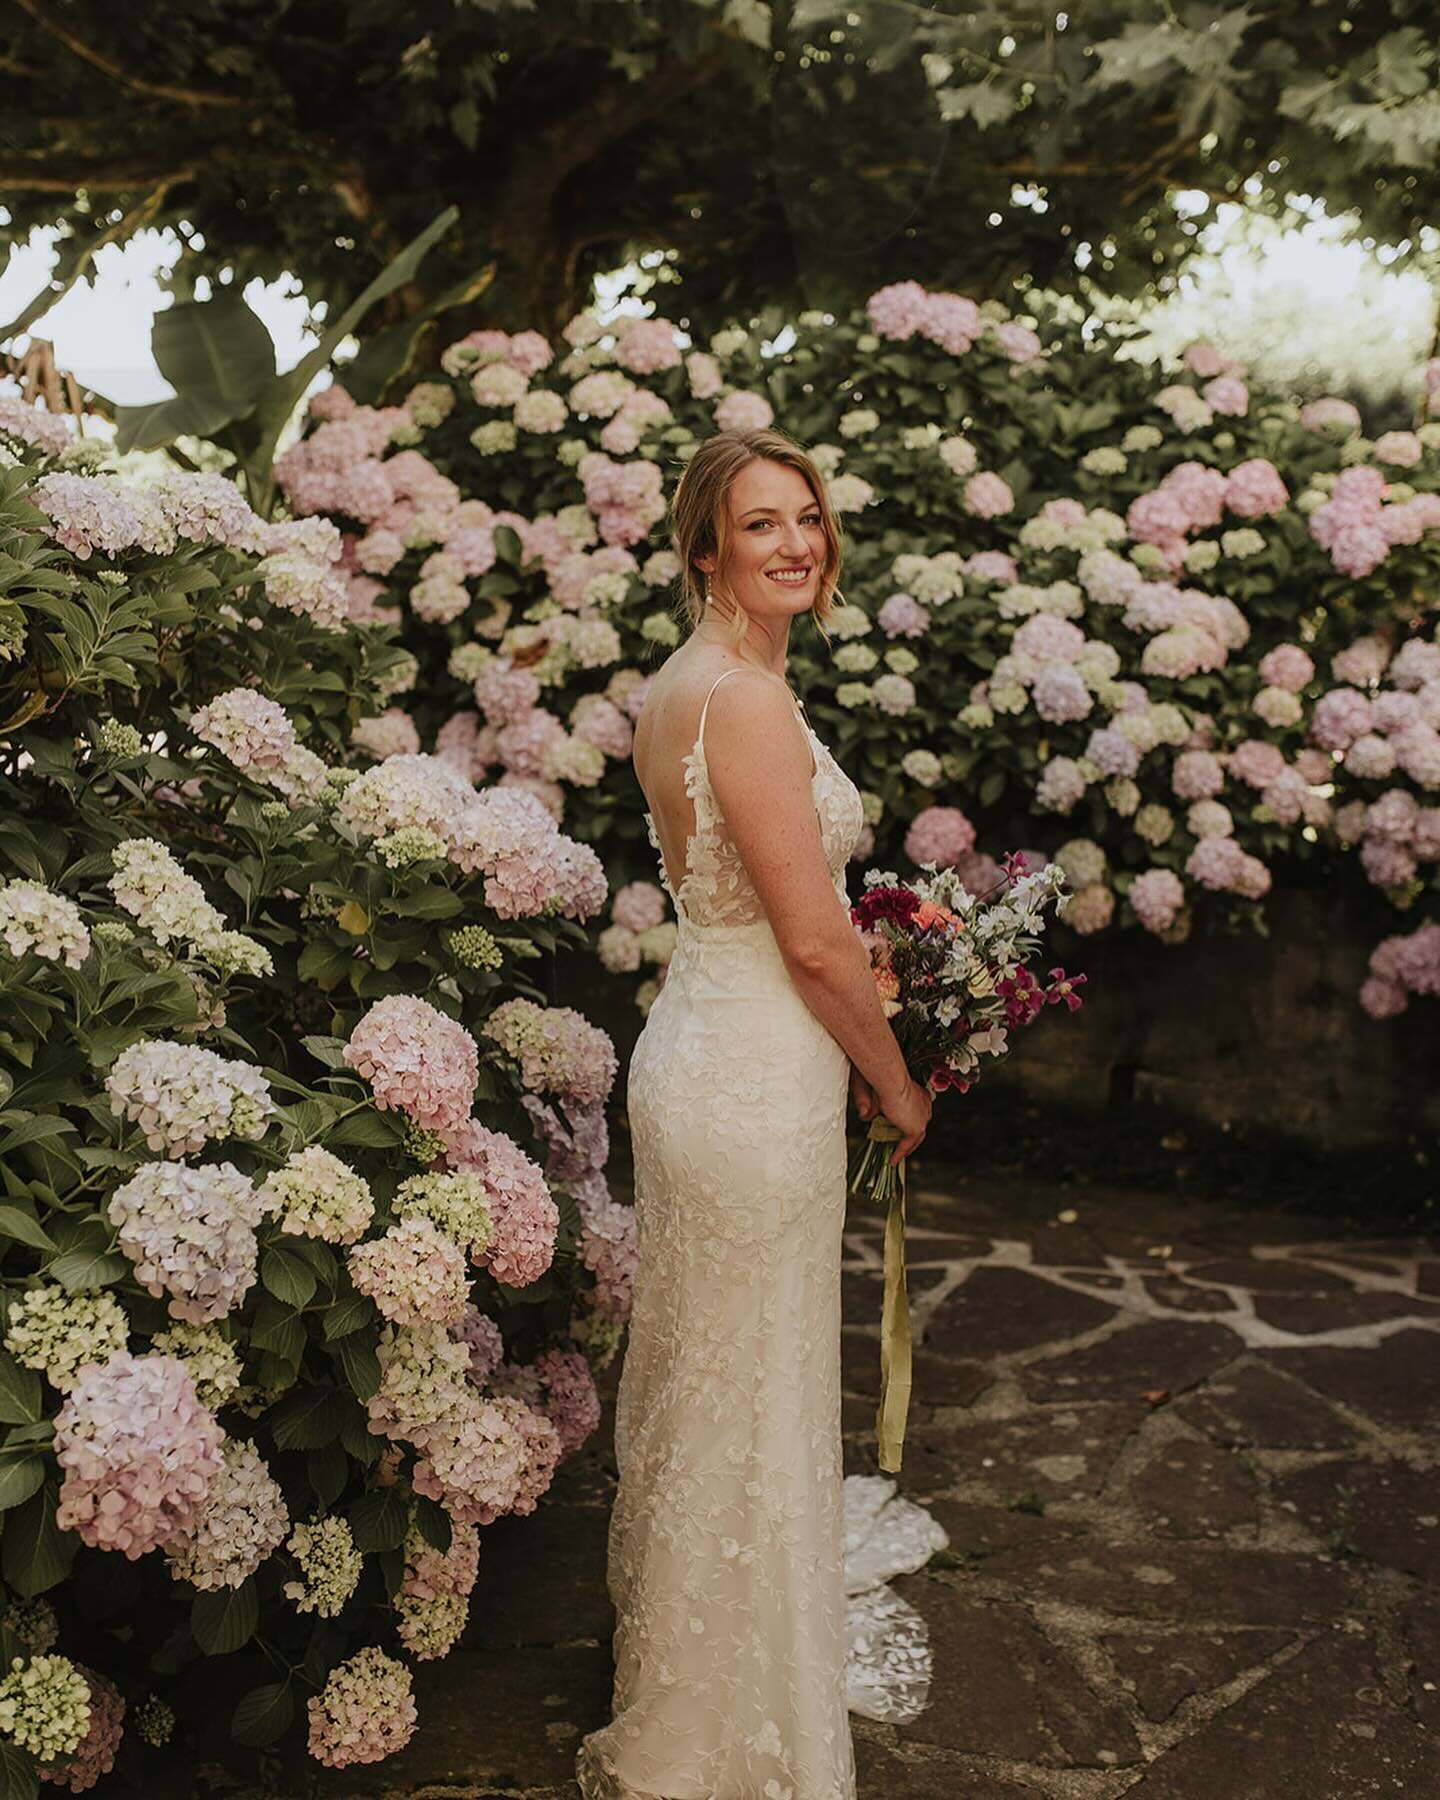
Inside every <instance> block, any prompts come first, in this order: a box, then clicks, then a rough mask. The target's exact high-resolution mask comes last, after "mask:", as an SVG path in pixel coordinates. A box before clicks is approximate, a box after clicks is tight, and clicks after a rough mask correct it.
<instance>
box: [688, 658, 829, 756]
mask: <svg viewBox="0 0 1440 1800" xmlns="http://www.w3.org/2000/svg"><path fill="white" fill-rule="evenodd" d="M762 673H763V671H762V670H759V669H755V670H750V669H727V670H726V671H725V675H748V674H756V675H759V674H762ZM725 675H717V676H716V678H715V680H714V681H713V682H712V683H711V684H710V694H713V693H714V692H715V689H716V688H717V687H719V685H720V683H721V682H722V681H723V680H724V679H725ZM765 679H766V680H767V681H778V680H779V677H778V676H769V675H767V676H765ZM780 685H781V686H782V687H783V688H784V689H785V692H786V693H787V694H790V700H791V704H792V705H793V706H794V708H795V716H796V718H797V719H799V721H800V723H801V724H802V725H804V726H806V727H807V729H808V726H809V721H808V720H807V719H806V717H805V711H804V708H803V707H802V706H801V705H800V703H799V701H798V700H797V699H796V697H795V695H794V694H793V693H790V685H789V683H788V682H783V681H782V682H781V683H780ZM710 694H707V695H706V696H705V704H704V705H703V706H702V707H701V708H700V729H699V731H698V732H697V733H696V736H695V744H694V748H695V749H697V750H699V751H700V752H701V753H702V754H703V753H704V748H705V715H706V713H708V712H709V710H710Z"/></svg>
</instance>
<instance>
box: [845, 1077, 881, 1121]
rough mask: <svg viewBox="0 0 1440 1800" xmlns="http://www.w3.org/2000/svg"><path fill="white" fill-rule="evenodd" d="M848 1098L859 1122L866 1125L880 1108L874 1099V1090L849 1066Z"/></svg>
mask: <svg viewBox="0 0 1440 1800" xmlns="http://www.w3.org/2000/svg"><path fill="white" fill-rule="evenodd" d="M850 1098H851V1099H852V1100H853V1101H854V1102H855V1110H856V1112H858V1113H859V1115H860V1118H861V1120H862V1121H863V1122H864V1123H866V1124H868V1123H869V1121H870V1120H871V1119H873V1118H874V1117H875V1115H876V1113H878V1112H879V1110H880V1108H879V1105H878V1104H877V1102H876V1099H875V1090H874V1088H872V1087H871V1085H870V1083H869V1082H868V1081H867V1080H866V1079H865V1077H864V1076H863V1075H862V1074H861V1073H860V1071H859V1070H858V1069H857V1068H856V1067H855V1065H854V1063H851V1065H850Z"/></svg>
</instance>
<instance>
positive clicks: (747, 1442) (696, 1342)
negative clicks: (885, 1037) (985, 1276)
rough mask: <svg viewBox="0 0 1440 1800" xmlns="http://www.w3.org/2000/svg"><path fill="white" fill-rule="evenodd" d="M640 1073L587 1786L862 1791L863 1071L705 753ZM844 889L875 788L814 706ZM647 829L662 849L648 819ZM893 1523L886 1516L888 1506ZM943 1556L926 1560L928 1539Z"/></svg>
mask: <svg viewBox="0 0 1440 1800" xmlns="http://www.w3.org/2000/svg"><path fill="white" fill-rule="evenodd" d="M738 673H742V671H739V670H733V669H732V670H728V671H727V672H726V675H722V676H721V677H720V678H719V680H717V681H716V682H715V683H714V685H713V686H712V687H711V689H710V693H709V694H707V695H706V698H705V705H704V707H703V709H702V711H701V714H700V729H699V732H698V734H697V736H696V739H695V746H694V748H693V750H692V751H691V752H690V754H689V756H687V757H686V758H685V759H684V769H685V789H686V792H687V794H688V795H689V796H690V798H691V800H692V801H693V803H694V808H695V832H694V835H693V836H692V837H691V839H690V841H689V843H688V845H687V847H686V868H685V872H684V875H683V878H682V879H681V882H680V886H679V890H678V892H676V891H674V890H672V889H671V886H670V881H669V878H668V875H667V874H666V871H665V866H664V858H663V855H661V857H660V875H661V880H662V882H663V884H664V886H665V889H666V891H667V892H668V893H670V895H671V898H672V900H673V901H674V904H675V911H676V915H677V922H678V940H677V943H676V946H675V952H674V955H673V957H672V959H671V962H670V966H669V970H668V972H667V974H666V978H665V984H664V986H663V988H662V989H661V991H660V993H659V995H658V996H657V997H656V1000H655V1002H654V1004H653V1006H652V1007H651V1009H650V1013H649V1016H648V1018H647V1020H646V1023H645V1028H644V1030H643V1031H642V1032H641V1034H640V1038H639V1041H638V1043H637V1044H636V1047H635V1051H634V1054H633V1056H632V1058H631V1062H630V1070H629V1076H628V1087H627V1109H628V1112H629V1119H630V1130H631V1135H632V1140H633V1144H634V1154H635V1210H636V1218H637V1226H638V1233H639V1247H640V1263H639V1271H638V1274H637V1278H636V1284H635V1295H634V1305H633V1310H632V1313H631V1318H630V1328H629V1344H628V1347H627V1350H626V1354H625V1361H624V1365H623V1367H622V1370H621V1376H620V1384H619V1391H618V1395H617V1401H616V1414H615V1456H616V1462H617V1465H618V1468H619V1472H620V1483H619V1488H618V1491H617V1494H616V1499H615V1506H614V1510H613V1512H612V1514H611V1519H610V1527H609V1562H608V1582H609V1591H610V1596H611V1599H612V1600H613V1602H614V1606H615V1615H616V1624H615V1636H614V1650H615V1687H614V1707H613V1717H612V1720H611V1722H610V1723H609V1724H608V1725H606V1726H605V1727H604V1728H603V1729H601V1730H599V1731H596V1732H593V1733H591V1735H590V1736H588V1737H586V1738H585V1739H584V1740H583V1741H582V1743H581V1746H580V1749H579V1752H578V1755H577V1759H576V1776H577V1779H578V1781H579V1784H580V1792H581V1795H582V1796H583V1800H652V1797H663V1800H854V1795H855V1763H854V1752H853V1747H852V1743H851V1737H850V1725H849V1717H848V1710H847V1673H846V1663H847V1650H848V1647H849V1646H848V1634H849V1626H848V1623H847V1602H846V1572H845V1563H844V1557H845V1533H846V1519H845V1489H844V1486H843V1484H842V1478H841V1477H842V1462H841V1439H840V1251H841V1231H842V1227H843V1225H844V1218H845V1160H846V1158H845V1107H846V1100H847V1093H848V1083H849V1059H848V1058H847V1056H846V1054H845V1051H844V1050H843V1049H842V1048H841V1046H840V1045H839V1043H838V1042H837V1041H836V1040H835V1038H833V1037H832V1036H831V1035H830V1033H829V1032H828V1031H827V1030H826V1029H825V1027H824V1026H823V1025H822V1024H821V1023H820V1021H819V1019H818V1018H816V1016H815V1014H814V1013H812V1012H811V1011H810V1009H809V1007H808V1006H807V1005H806V1004H805V1002H804V1000H803V999H802V998H801V996H800V992H799V990H798V989H797V988H796V986H795V984H794V983H793V981H792V980H791V978H790V975H789V972H788V970H787V969H786V966H785V963H784V960H783V959H782V957H781V954H780V948H779V945H778V944H777V942H776V940H775V935H774V933H773V931H772V930H771V929H770V925H769V921H768V920H767V918H766V916H765V912H764V909H763V907H762V906H761V904H760V900H759V897H758V895H757V894H756V893H755V890H754V888H753V887H752V885H751V883H750V880H749V877H748V875H747V874H746V871H745V868H744V865H743V863H742V861H741V859H740V856H739V853H738V852H737V850H736V848H735V845H734V843H733V841H732V840H731V838H730V837H729V835H728V833H727V831H726V827H725V821H724V816H723V814H722V813H721V811H720V808H719V806H718V805H717V803H716V800H715V797H714V794H713V791H712V790H711V787H710V780H709V775H708V772H707V769H706V764H705V716H706V713H707V712H708V711H709V707H710V697H711V695H713V694H714V692H715V688H716V687H718V686H719V685H720V681H723V680H725V679H726V678H727V676H728V675H731V674H738ZM797 717H799V718H800V723H801V725H802V727H803V728H804V730H805V731H806V732H807V734H808V735H809V738H810V741H811V744H812V747H813V750H814V762H815V768H814V772H813V775H812V778H811V791H812V794H813V797H814V802H815V811H816V814H817V816H818V819H819V824H820V836H821V841H822V844H823V846H824V851H825V858H826V862H827V863H828V865H829V868H830V873H831V875H832V876H833V878H834V882H835V892H836V895H837V896H838V897H839V899H840V900H841V901H842V902H844V904H845V905H846V906H847V907H848V905H849V898H848V895H847V893H846V889H845V866H846V863H847V862H848V860H849V858H850V855H851V852H852V850H853V849H854V846H855V841H856V839H857V837H858V836H859V834H860V830H861V827H862V824H863V814H862V809H861V804H860V796H859V793H858V792H857V790H856V788H855V786H854V784H853V783H852V782H851V781H850V780H849V779H848V778H847V777H846V775H845V774H844V773H843V772H842V771H841V769H840V767H839V765H838V764H837V763H836V762H835V761H834V759H833V758H832V757H831V755H830V753H829V751H828V750H827V749H826V748H825V746H824V745H823V744H822V743H821V742H820V740H819V738H817V737H816V736H815V733H814V732H813V731H812V730H811V729H810V726H809V724H808V723H807V722H806V721H805V720H804V718H803V716H801V715H799V714H798V712H797ZM645 816H646V824H647V826H648V829H649V835H650V842H651V844H652V845H653V846H654V848H655V849H656V851H657V852H659V851H660V842H659V839H658V837H657V836H656V834H655V825H654V820H653V818H652V817H651V815H650V814H649V813H647V814H646V815H645ZM871 1511H872V1513H873V1508H871ZM927 1554H928V1551H927Z"/></svg>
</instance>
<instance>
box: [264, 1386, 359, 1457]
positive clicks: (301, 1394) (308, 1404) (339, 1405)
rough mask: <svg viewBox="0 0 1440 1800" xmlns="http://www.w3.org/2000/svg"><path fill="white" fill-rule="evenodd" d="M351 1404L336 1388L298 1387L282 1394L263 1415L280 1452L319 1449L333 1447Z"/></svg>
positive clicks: (352, 1404)
mask: <svg viewBox="0 0 1440 1800" xmlns="http://www.w3.org/2000/svg"><path fill="white" fill-rule="evenodd" d="M354 1410H355V1406H354V1402H353V1401H352V1400H351V1398H350V1396H349V1395H348V1394H345V1393H343V1392H342V1391H341V1390H340V1389H339V1388H332V1387H313V1386H312V1387H302V1388H296V1389H295V1391H294V1392H293V1393H289V1394H286V1396H285V1398H284V1399H283V1400H281V1401H279V1402H278V1403H277V1404H276V1405H275V1406H272V1407H271V1408H270V1411H269V1412H268V1413H267V1414H266V1415H265V1416H266V1418H267V1420H268V1421H269V1424H270V1429H271V1432H272V1433H273V1435H274V1438H275V1442H276V1443H277V1444H278V1445H279V1447H280V1448H281V1449H282V1450H320V1449H322V1448H323V1447H324V1446H325V1445H326V1444H333V1443H334V1442H335V1439H336V1438H337V1437H338V1436H339V1434H340V1428H341V1425H342V1423H343V1421H344V1420H345V1419H346V1418H347V1417H348V1416H349V1415H350V1414H352V1413H353V1412H354Z"/></svg>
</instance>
